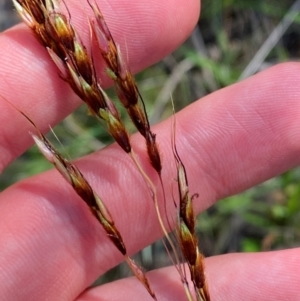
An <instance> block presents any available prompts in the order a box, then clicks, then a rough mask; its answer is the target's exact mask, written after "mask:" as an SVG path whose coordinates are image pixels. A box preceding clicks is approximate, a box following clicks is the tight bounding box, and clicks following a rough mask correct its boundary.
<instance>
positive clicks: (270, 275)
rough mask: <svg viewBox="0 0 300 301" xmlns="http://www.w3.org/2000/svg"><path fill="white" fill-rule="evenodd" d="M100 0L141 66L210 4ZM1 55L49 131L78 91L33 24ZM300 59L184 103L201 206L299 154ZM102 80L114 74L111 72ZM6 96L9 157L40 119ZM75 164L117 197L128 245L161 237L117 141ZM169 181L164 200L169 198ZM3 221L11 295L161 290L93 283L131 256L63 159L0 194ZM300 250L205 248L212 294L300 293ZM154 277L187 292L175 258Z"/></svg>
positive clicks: (173, 43) (170, 172)
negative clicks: (71, 179)
mask: <svg viewBox="0 0 300 301" xmlns="http://www.w3.org/2000/svg"><path fill="white" fill-rule="evenodd" d="M66 2H67V4H68V7H69V8H70V11H71V15H72V21H73V23H74V24H75V25H76V27H77V28H78V29H79V30H80V33H82V35H83V40H84V41H85V42H86V43H88V28H87V26H86V17H84V15H85V14H87V13H89V10H88V7H87V5H81V6H79V3H81V2H79V1H66ZM99 4H101V9H102V11H103V14H104V15H105V17H106V20H107V23H108V25H109V26H110V28H111V31H112V34H113V36H114V37H115V39H116V40H117V41H120V44H121V45H122V47H123V49H125V51H126V50H127V51H128V59H129V62H130V66H131V69H132V71H134V72H136V71H138V70H141V69H143V68H145V67H147V66H148V65H151V64H153V63H155V62H156V61H158V60H159V59H161V58H162V57H163V56H165V55H166V54H168V53H169V52H171V51H172V50H174V49H175V48H176V47H178V46H179V45H180V44H181V43H182V42H183V41H184V40H185V39H186V38H187V37H188V35H189V34H190V33H191V30H192V29H193V27H194V26H195V24H196V22H197V19H198V14H199V11H200V7H199V6H200V3H199V1H197V0H165V1H160V0H152V1H144V0H138V1H137V0H126V1H124V0H122V1H121V0H115V1H112V0H111V1H109V2H108V1H103V2H100V1H99ZM125 45H126V46H125ZM0 56H1V70H0V75H1V82H0V94H1V95H3V96H4V97H6V98H7V99H8V100H10V101H11V102H13V103H14V104H15V106H17V107H18V108H19V109H21V110H23V111H25V112H26V113H27V114H28V115H29V116H30V117H31V118H32V119H33V120H34V121H35V123H36V124H37V125H38V126H39V128H40V129H41V130H42V131H44V132H45V131H47V130H48V128H49V124H50V125H54V124H56V123H58V122H59V121H60V120H61V119H63V118H64V117H65V116H66V115H67V114H69V113H70V112H71V111H72V110H74V109H75V108H76V107H77V106H78V105H79V104H80V101H79V100H78V99H77V98H76V97H75V96H74V95H73V94H72V93H71V91H70V89H69V88H68V87H67V85H66V84H65V83H64V82H63V81H61V80H60V79H59V78H58V76H57V70H56V68H55V66H54V65H53V64H52V62H51V61H50V59H49V57H48V56H47V54H46V52H45V50H44V49H43V48H42V47H41V46H40V45H39V44H38V43H37V42H36V40H35V39H34V38H33V37H32V34H31V32H30V31H29V30H28V29H27V28H26V27H25V26H24V25H19V26H17V27H14V28H13V29H11V30H9V31H7V32H5V33H3V34H1V36H0ZM37 57H38V59H36V58H37ZM98 65H99V66H98V67H99V68H100V67H101V63H99V64H98ZM299 71H300V65H299V64H298V63H286V64H281V65H278V66H275V67H272V68H270V69H268V70H266V71H264V72H261V73H260V74H257V75H255V76H253V77H251V78H249V79H247V80H245V81H242V82H240V83H237V84H235V85H232V86H230V87H228V88H225V89H222V90H220V91H217V92H215V93H213V94H211V95H209V96H207V97H205V98H203V99H201V101H198V102H195V103H193V104H192V105H190V106H189V107H187V108H185V109H184V110H182V111H181V112H179V113H178V114H176V121H177V130H176V143H177V148H178V152H179V153H180V154H181V156H182V159H183V161H184V164H185V167H186V170H187V171H188V177H189V186H190V190H191V192H198V193H199V194H200V196H199V197H198V198H195V200H194V204H195V210H196V212H197V213H199V212H201V211H203V210H205V209H206V208H207V207H209V206H210V205H212V204H213V203H215V202H216V201H217V200H218V199H220V198H224V197H226V196H228V195H232V194H235V193H238V192H241V191H243V190H245V189H247V188H249V187H252V186H254V185H256V184H258V183H260V182H262V181H264V180H267V179H269V178H272V177H274V176H276V175H278V174H281V173H283V172H284V171H286V170H288V169H291V168H293V167H295V166H297V165H298V164H299V163H300V156H299V151H300V138H299V137H300V127H299V115H300V102H299V100H300V91H299V88H298V86H299V82H300V72H299ZM103 83H104V85H107V84H108V83H107V82H106V81H105V79H104V78H103ZM0 101H1V104H0V105H1V110H0V115H1V116H0V117H1V124H3V125H5V126H3V127H2V129H1V133H0V148H1V151H0V168H1V170H3V169H4V168H5V167H6V166H7V165H8V164H9V163H10V162H12V161H13V160H14V159H15V158H16V157H17V156H18V155H20V154H21V153H22V152H23V151H25V150H26V149H27V148H28V147H29V146H30V145H32V139H31V137H30V136H29V135H28V134H27V133H28V131H33V128H32V127H31V126H30V124H29V123H28V122H27V121H26V120H25V119H24V118H23V117H22V116H21V115H20V114H19V113H18V112H17V111H16V110H14V109H13V108H12V107H11V106H10V105H9V104H8V103H7V102H5V101H4V100H2V99H0ZM12 120H13V122H12ZM170 122H171V120H166V121H164V122H162V123H161V124H159V125H157V126H155V127H154V128H153V131H154V132H156V133H158V134H157V139H158V143H159V146H160V151H161V154H162V158H169V157H170V156H172V154H171V148H170V142H169V141H170V138H169V137H170V128H171V124H170ZM133 145H134V146H135V147H136V152H137V153H138V155H139V156H140V158H141V161H142V162H143V164H144V166H145V169H146V171H147V172H148V173H149V174H150V175H151V176H152V177H153V178H154V179H156V177H155V173H154V172H153V171H152V169H151V168H150V166H149V164H148V163H147V158H146V157H145V154H144V152H143V148H144V146H143V145H144V142H143V140H142V139H141V137H140V136H139V135H135V136H134V137H133ZM163 160H164V159H163ZM77 164H78V166H79V168H80V169H81V170H82V172H83V174H84V175H85V176H86V178H87V179H88V180H89V181H90V183H91V185H92V186H93V187H94V189H95V190H96V191H97V192H98V193H99V194H100V195H101V197H102V198H103V200H104V201H106V200H108V201H106V203H107V204H108V206H109V208H110V210H111V213H112V215H113V216H115V217H118V218H117V219H116V220H115V222H116V225H117V227H118V228H119V229H120V230H121V232H122V235H123V236H124V240H125V243H126V245H127V248H128V250H129V253H130V254H133V253H135V252H137V251H138V250H140V249H141V248H143V247H145V246H147V245H148V244H150V243H151V242H153V241H155V240H156V239H158V238H159V237H161V235H162V234H161V231H160V229H159V226H158V223H157V219H156V216H155V212H154V208H153V206H152V202H151V199H150V197H149V191H148V190H147V187H146V186H145V184H144V182H143V180H142V179H141V177H140V176H139V174H138V172H137V171H136V169H135V168H134V166H133V164H132V162H131V161H130V160H129V159H128V157H126V156H125V155H124V154H123V152H122V151H121V149H120V148H119V147H118V146H116V145H112V146H110V147H107V148H106V149H104V150H102V151H100V152H97V153H94V154H92V155H90V156H87V157H85V158H82V159H80V160H79V161H78V162H77ZM169 165H171V164H165V166H164V170H163V177H164V178H165V179H172V178H173V177H174V167H172V166H169ZM119 170H120V171H122V172H118V171H119ZM155 181H156V180H155ZM170 183H171V182H170ZM128 187H134V189H128ZM166 187H170V186H167V185H166ZM169 190H170V189H167V199H168V200H169V201H170V202H169V203H168V204H167V206H168V209H169V210H172V208H173V207H172V201H171V200H172V198H171V192H170V191H169ZM124 212H126V214H124ZM0 229H1V231H0V245H1V248H0V295H1V300H10V301H11V300H18V301H20V300H33V301H34V300H80V301H87V300H90V301H96V300H101V301H105V300H110V301H117V300H133V301H134V300H151V298H150V297H149V296H148V295H147V292H146V291H145V289H144V288H143V287H142V286H141V285H140V284H138V283H137V280H136V279H134V278H128V279H124V280H120V281H117V282H114V283H110V284H107V285H103V286H101V287H98V288H94V289H90V290H86V289H87V287H88V286H89V285H90V284H91V283H92V282H93V281H94V280H95V279H96V278H97V277H98V276H99V275H101V274H103V273H104V272H105V271H107V270H108V269H110V268H112V267H113V266H115V265H116V264H118V263H119V262H121V261H122V257H121V256H120V254H119V253H118V252H117V250H116V249H115V247H114V246H113V245H112V244H111V242H110V241H109V239H108V238H107V237H106V236H105V233H104V232H103V230H102V228H101V226H100V225H99V224H98V223H97V221H96V220H95V219H94V218H93V217H92V215H91V213H90V212H89V209H88V208H87V206H86V205H85V204H84V203H83V202H82V201H81V200H80V198H78V197H77V196H76V194H75V193H74V192H73V191H72V189H71V187H70V186H68V185H66V184H65V182H64V181H63V180H62V178H61V176H60V175H59V174H58V173H57V172H56V171H50V172H47V173H44V174H40V175H37V176H35V177H32V178H30V179H26V180H24V181H22V182H20V183H17V184H16V185H14V186H12V187H10V188H8V189H7V190H5V191H4V192H2V193H1V195H0ZM299 260H300V250H299V249H297V248H295V249H291V250H282V251H277V252H268V253H256V254H228V255H223V256H216V257H211V258H208V259H207V260H206V273H207V278H208V283H209V288H210V292H211V297H212V300H214V301H216V300H217V301H221V300H222V301H225V300H228V301H229V300H230V301H234V300H236V301H240V300H249V301H250V300H293V301H294V300H300V296H299V282H300V273H299ZM149 280H150V283H151V285H152V287H153V290H154V291H155V292H156V294H157V297H158V299H159V300H178V301H180V300H185V296H184V294H183V291H182V288H181V286H180V282H179V281H178V275H177V274H176V272H175V270H174V268H172V267H169V268H165V269H160V270H156V271H153V272H151V273H149Z"/></svg>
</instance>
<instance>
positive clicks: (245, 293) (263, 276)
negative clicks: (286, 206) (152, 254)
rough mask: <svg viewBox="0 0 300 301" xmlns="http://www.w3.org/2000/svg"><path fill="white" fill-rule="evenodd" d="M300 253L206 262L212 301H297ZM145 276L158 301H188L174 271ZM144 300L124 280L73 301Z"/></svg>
mask: <svg viewBox="0 0 300 301" xmlns="http://www.w3.org/2000/svg"><path fill="white" fill-rule="evenodd" d="M299 251H300V249H293V250H285V251H277V252H266V253H257V254H228V255H222V256H216V257H211V258H208V259H206V260H205V263H206V273H207V278H208V284H209V291H210V294H211V300H214V301H240V300H243V301H257V300H259V301H269V300H299V281H300V274H299V269H298V266H299V259H300V252H299ZM148 275H149V279H150V280H151V283H152V285H153V288H154V290H155V292H156V294H157V298H158V300H161V301H164V300H165V301H167V300H177V301H181V300H182V301H185V300H187V299H186V296H185V295H184V291H183V288H182V285H181V283H180V279H179V276H178V274H177V272H176V270H175V269H174V268H165V269H161V270H156V271H153V272H150V273H148ZM191 287H192V285H191ZM124 296H126V297H125V299H124ZM147 298H148V297H147V293H146V292H145V290H144V289H143V287H141V286H140V285H138V283H137V280H136V279H134V278H127V279H123V280H120V281H116V282H113V283H109V284H106V285H103V286H100V287H97V288H93V289H91V290H88V291H87V292H85V293H83V294H82V295H81V296H80V297H79V298H78V299H76V301H97V300H101V301H106V300H107V301H108V300H109V301H118V300H131V301H135V300H151V299H150V298H148V299H147Z"/></svg>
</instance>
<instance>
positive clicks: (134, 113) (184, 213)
mask: <svg viewBox="0 0 300 301" xmlns="http://www.w3.org/2000/svg"><path fill="white" fill-rule="evenodd" d="M13 2H14V4H15V7H16V9H17V11H18V13H19V14H20V16H21V17H22V19H23V20H24V22H25V23H26V24H27V25H28V26H29V27H30V28H31V29H32V31H33V32H34V34H35V36H36V38H37V39H38V40H39V41H40V43H41V44H42V45H43V46H44V47H45V49H46V50H47V51H48V53H49V55H50V57H51V59H52V60H53V62H54V63H55V64H56V66H57V68H58V72H59V75H60V77H61V78H62V79H63V80H64V81H66V82H67V83H68V84H69V85H70V87H71V88H72V89H73V91H74V93H76V94H77V95H78V96H79V97H80V99H82V101H83V102H84V103H86V105H87V106H88V108H89V111H90V112H91V114H92V115H94V116H95V117H96V118H97V119H101V120H103V121H104V122H105V124H106V128H107V130H108V132H109V133H110V135H111V136H112V137H113V138H114V140H115V141H116V142H117V143H118V144H119V146H120V147H121V149H122V150H123V151H124V152H125V153H126V154H128V155H129V156H130V158H131V159H132V160H133V162H134V163H135V165H136V167H137V169H138V171H139V172H140V174H141V176H142V177H143V178H144V180H145V182H146V183H147V185H148V187H149V191H150V195H151V197H152V200H153V203H154V207H155V210H156V213H157V217H158V221H159V224H160V226H161V228H162V231H163V233H164V235H165V238H166V240H167V243H165V247H166V248H168V247H167V246H170V248H171V250H170V252H169V253H170V254H171V253H172V254H174V258H172V259H171V260H172V262H173V263H174V264H175V265H176V267H177V270H178V272H179V274H180V279H181V281H182V283H183V286H184V289H185V292H186V295H187V299H188V300H193V299H194V298H193V297H192V295H193V294H192V293H191V292H190V289H189V285H188V280H187V277H186V272H185V270H184V268H182V265H181V261H180V258H182V257H183V258H184V260H185V261H186V263H187V266H188V268H189V270H190V275H191V281H192V283H193V285H194V288H195V296H196V300H197V301H209V300H210V297H209V292H208V288H207V282H206V279H205V274H204V264H203V259H204V257H203V255H202V254H201V253H200V251H199V248H198V241H197V239H196V236H195V221H194V212H193V208H192V197H191V195H190V193H189V189H188V182H187V174H186V171H185V168H184V165H183V162H182V160H181V159H180V157H179V154H178V152H177V150H176V145H175V142H174V141H175V140H174V139H173V154H174V158H175V161H176V165H177V173H178V174H177V181H178V188H179V201H178V204H179V205H178V219H177V226H176V232H175V233H173V235H171V236H170V234H169V233H168V232H169V231H170V230H171V223H170V221H169V219H168V218H167V223H165V222H164V221H163V217H162V213H161V209H160V207H161V206H160V204H159V200H158V196H157V188H156V186H155V185H154V183H153V181H152V180H151V178H150V177H149V176H148V175H147V173H146V172H145V171H144V169H143V168H142V166H141V164H140V163H139V160H138V159H137V156H136V155H135V153H134V150H133V148H132V145H131V142H130V135H129V134H128V131H127V129H126V127H125V125H124V123H123V121H122V119H121V117H120V113H119V111H118V109H117V106H116V105H115V104H114V102H113V101H112V100H111V99H110V98H109V97H108V95H107V94H106V93H105V92H104V90H103V88H102V87H101V85H100V82H99V80H98V77H97V74H96V69H95V66H94V58H93V56H92V55H91V54H89V52H88V51H87V48H86V46H85V45H84V44H83V43H82V40H81V38H80V35H79V34H78V32H77V31H76V29H75V28H74V27H73V25H72V23H71V18H70V14H69V12H68V9H67V13H63V12H62V10H61V9H60V3H59V1H58V0H13ZM89 5H90V7H91V9H92V11H93V13H94V18H93V19H91V20H90V28H91V36H92V37H93V38H94V39H96V41H97V44H98V48H99V51H100V53H101V55H102V57H103V59H104V61H105V63H106V65H107V74H108V76H109V77H110V78H111V79H112V80H113V81H114V83H115V86H116V91H117V95H118V98H119V100H120V102H121V104H122V105H123V106H124V108H125V109H126V112H127V114H128V116H129V117H130V119H131V120H132V122H133V124H134V125H135V127H136V129H137V130H138V131H139V132H140V134H141V135H142V136H143V137H144V139H145V142H146V149H147V154H148V158H149V162H150V164H151V165H152V167H153V168H154V170H155V171H156V173H157V175H158V177H159V179H160V183H161V187H162V190H163V200H162V201H163V203H164V204H165V203H166V199H165V192H164V185H163V180H162V175H161V171H162V168H163V164H162V161H161V156H160V153H159V150H158V144H157V142H156V134H155V133H153V132H152V130H151V127H150V123H149V119H148V116H147V113H146V108H145V103H144V101H143V98H142V97H141V94H140V92H139V90H138V87H137V84H136V82H135V79H134V77H133V75H132V73H131V72H130V69H129V67H128V66H127V63H126V62H125V61H124V59H123V57H122V54H121V51H120V47H119V46H118V44H117V43H116V42H115V41H114V39H113V37H112V35H111V33H110V30H109V28H108V26H107V24H106V22H105V20H104V17H103V14H102V13H101V10H100V8H99V7H98V6H97V5H96V4H94V3H91V2H89ZM21 113H22V112H21ZM22 114H23V115H24V116H25V117H26V118H27V119H28V120H29V122H31V124H32V125H33V126H34V127H35V128H36V131H37V135H33V139H34V141H35V142H36V144H37V146H38V148H39V149H40V151H41V152H42V154H43V155H44V156H45V158H46V159H47V160H48V161H49V162H50V163H52V164H53V165H54V166H55V168H56V169H57V170H58V171H59V172H60V173H61V174H62V176H63V177H64V178H65V180H66V181H67V182H68V183H69V184H70V185H71V186H72V187H73V189H74V190H75V191H76V193H77V194H78V195H79V196H80V197H81V198H82V199H83V201H84V202H85V203H86V204H87V205H88V206H89V208H90V209H91V212H92V213H93V215H94V216H95V218H96V219H97V220H98V221H99V223H100V224H101V225H102V227H103V228H104V230H105V232H106V234H107V236H108V237H109V238H110V240H111V241H112V242H113V244H114V245H115V246H116V248H117V249H118V250H119V251H120V253H121V254H122V255H123V256H124V259H125V261H126V262H127V263H128V265H129V267H130V268H131V270H132V272H133V273H134V274H135V276H136V277H137V278H138V279H139V281H140V282H141V283H142V284H143V285H144V286H145V288H146V289H147V291H148V293H149V294H150V296H151V297H152V298H153V299H154V300H157V298H156V295H155V293H154V291H153V290H152V288H151V286H150V284H149V282H148V279H147V277H146V275H145V273H144V272H143V271H142V269H141V268H140V267H139V266H138V265H137V264H135V263H134V261H133V260H132V259H130V258H129V257H128V254H127V250H126V246H125V243H124V241H123V238H122V235H121V231H120V230H119V229H117V227H116V225H115V223H114V220H113V217H112V216H111V214H110V213H109V211H108V209H107V208H106V206H105V203H104V202H103V201H102V200H101V198H100V197H99V196H98V194H96V193H95V191H94V190H93V188H92V187H91V186H90V184H89V183H88V181H87V180H86V179H85V177H84V176H83V174H82V173H81V172H80V171H79V169H78V168H77V167H76V166H75V165H74V164H73V163H71V162H70V161H69V160H67V159H66V158H64V157H63V156H62V154H60V153H59V152H58V151H57V150H56V149H55V148H54V147H53V146H52V144H51V143H50V142H49V141H48V140H47V138H46V137H45V136H44V135H43V134H42V133H41V132H40V131H39V130H38V128H37V127H36V125H35V123H34V122H33V121H32V120H31V119H30V118H29V117H28V116H27V115H26V114H25V113H22ZM175 203H176V202H175ZM165 213H166V212H165Z"/></svg>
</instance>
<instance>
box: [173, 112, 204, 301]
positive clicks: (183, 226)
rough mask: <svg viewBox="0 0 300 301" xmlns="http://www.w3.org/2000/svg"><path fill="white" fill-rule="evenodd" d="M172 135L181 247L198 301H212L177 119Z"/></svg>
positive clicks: (178, 232) (178, 231) (178, 229)
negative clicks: (178, 143) (177, 139)
mask: <svg viewBox="0 0 300 301" xmlns="http://www.w3.org/2000/svg"><path fill="white" fill-rule="evenodd" d="M172 134H173V136H172V148H173V154H174V158H175V161H176V167H177V181H178V191H179V212H178V225H177V236H178V240H179V245H180V248H181V252H182V254H183V256H184V259H185V260H186V262H187V264H188V267H189V270H190V275H191V280H192V282H193V285H194V289H195V293H196V298H197V301H210V295H209V291H208V286H207V281H206V278H205V274H204V256H203V255H202V254H201V252H200V251H199V247H198V240H197V237H196V235H195V216H194V211H193V203H192V202H193V197H192V196H191V195H190V192H189V187H188V179H187V174H186V170H185V167H184V165H183V162H182V160H181V158H180V156H179V154H178V151H177V148H176V143H175V117H174V124H173V133H172Z"/></svg>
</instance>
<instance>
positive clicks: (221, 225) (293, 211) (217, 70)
mask: <svg viewBox="0 0 300 301" xmlns="http://www.w3.org/2000/svg"><path fill="white" fill-rule="evenodd" d="M295 3H297V2H295V1H288V0H286V1H276V0H267V1H260V0H248V1H237V0H236V1H235V0H223V1H221V0H210V1H203V3H202V13H201V20H200V21H199V23H198V26H197V27H196V29H195V31H194V33H193V35H192V36H191V38H190V39H189V40H188V41H187V42H186V43H185V44H184V45H183V46H182V47H181V48H179V49H178V50H177V51H175V53H173V54H171V55H170V56H168V57H166V58H164V59H163V60H162V61H161V62H160V63H158V64H156V65H155V66H153V67H151V68H149V69H147V70H145V71H144V72H141V73H140V74H138V75H137V81H138V84H139V87H140V90H141V94H142V95H143V98H144V100H145V102H146V107H147V110H148V112H149V116H150V119H151V121H153V122H158V121H159V120H161V119H164V118H166V117H167V116H170V115H171V112H172V109H171V104H170V95H172V97H173V99H174V102H175V104H176V109H177V110H180V109H181V108H183V107H185V106H187V105H188V104H189V103H191V102H193V101H195V100H197V99H198V98H200V97H202V96H204V95H206V94H208V93H211V92H213V91H215V90H217V89H220V88H222V87H225V86H228V85H230V84H232V83H234V82H236V81H238V80H239V79H240V78H241V76H242V74H243V72H244V70H245V69H246V68H247V66H249V64H250V63H251V62H253V61H252V60H253V57H254V56H255V55H256V54H257V53H258V51H259V50H260V48H261V46H262V45H263V43H264V42H265V41H266V40H267V38H268V37H269V36H270V35H271V34H272V32H273V31H274V29H275V28H276V26H278V24H281V22H283V20H284V18H285V17H286V16H287V14H288V12H289V9H290V7H291V6H292V5H293V4H295ZM299 6H300V5H299ZM299 6H298V10H299ZM299 21H300V19H299V15H297V16H296V17H295V20H294V22H293V23H292V24H291V25H290V26H288V28H287V30H286V31H285V32H283V33H279V35H280V36H278V42H277V43H276V44H275V46H273V45H271V46H270V48H269V49H268V52H267V55H266V57H265V58H264V59H263V60H262V61H261V62H260V64H259V65H257V66H255V68H254V70H256V71H255V72H257V71H260V70H263V69H264V68H267V67H270V66H272V65H274V64H277V63H279V62H282V61H290V60H299V56H300V52H299V45H300V43H299V41H300V30H299V29H300V28H299V27H300V25H299ZM109 94H110V95H113V91H112V90H111V91H109ZM123 115H124V118H126V117H125V114H123ZM128 124H129V126H130V124H131V123H130V122H129V121H128ZM299 124H300V120H299ZM54 132H55V134H56V135H57V136H58V137H59V139H60V141H61V143H62V145H63V146H64V150H63V152H64V153H65V154H66V155H67V156H68V157H70V158H73V159H74V158H77V157H80V156H83V155H85V154H87V153H90V152H93V151H95V150H97V149H100V148H101V147H103V145H106V144H109V143H111V138H110V137H109V135H107V133H106V131H105V130H103V127H101V126H99V124H98V122H97V121H94V120H93V119H91V118H89V116H88V115H87V110H86V108H85V107H81V108H79V109H78V110H77V111H76V112H74V114H73V115H72V116H69V117H68V118H67V119H66V120H64V121H63V122H62V123H61V124H59V125H58V126H56V127H55V128H54ZM52 141H54V142H55V139H54V140H53V139H52ZM100 141H101V142H100ZM55 144H56V145H58V147H60V146H59V143H58V142H55ZM50 167H51V166H50V164H48V163H47V162H46V160H44V158H43V157H42V156H41V155H40V154H39V152H38V151H37V149H36V147H33V148H31V149H30V150H28V151H27V152H26V153H25V154H23V155H22V156H21V157H20V158H19V159H18V160H16V161H15V162H14V163H13V164H11V165H10V166H9V167H8V168H7V169H6V171H5V172H4V173H3V174H2V175H1V178H0V186H1V189H2V190H3V189H5V187H7V186H9V185H11V184H12V183H15V182H17V181H19V180H21V179H23V178H26V177H28V176H30V175H33V174H36V173H39V172H41V171H42V170H45V169H48V168H50ZM299 183H300V170H299V169H294V170H291V171H288V172H286V173H285V174H283V175H281V176H279V177H277V178H274V179H271V180H269V181H267V182H265V183H262V184H260V185H258V186H257V187H254V188H252V189H250V190H248V191H246V192H244V193H242V194H239V195H235V196H231V197H228V198H227V199H225V200H222V201H220V202H218V203H217V204H216V205H215V206H213V207H212V208H210V209H209V210H207V211H206V212H204V213H203V214H201V216H200V217H199V219H198V224H197V231H198V233H199V237H200V238H199V241H200V243H201V249H202V250H203V252H204V253H205V255H216V254H221V253H226V252H236V251H242V252H256V251H261V250H275V249H282V248H289V247H295V246H299V245H300V201H299V200H300V185H299ZM162 250H163V248H162V246H161V244H160V243H156V244H154V245H153V246H152V247H151V248H150V249H149V248H148V249H146V251H143V252H142V253H141V255H139V256H140V258H139V259H140V260H141V261H143V262H144V264H145V265H146V266H147V268H155V267H157V266H158V265H161V264H165V263H164V262H167V261H166V259H165V257H166V256H165V255H161V254H163V253H162V252H163V251H162ZM163 256H164V257H163ZM162 257H163V259H162ZM111 273H114V272H111ZM119 273H120V272H119ZM124 273H125V274H126V273H128V271H127V270H126V272H124ZM106 280H107V278H106Z"/></svg>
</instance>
